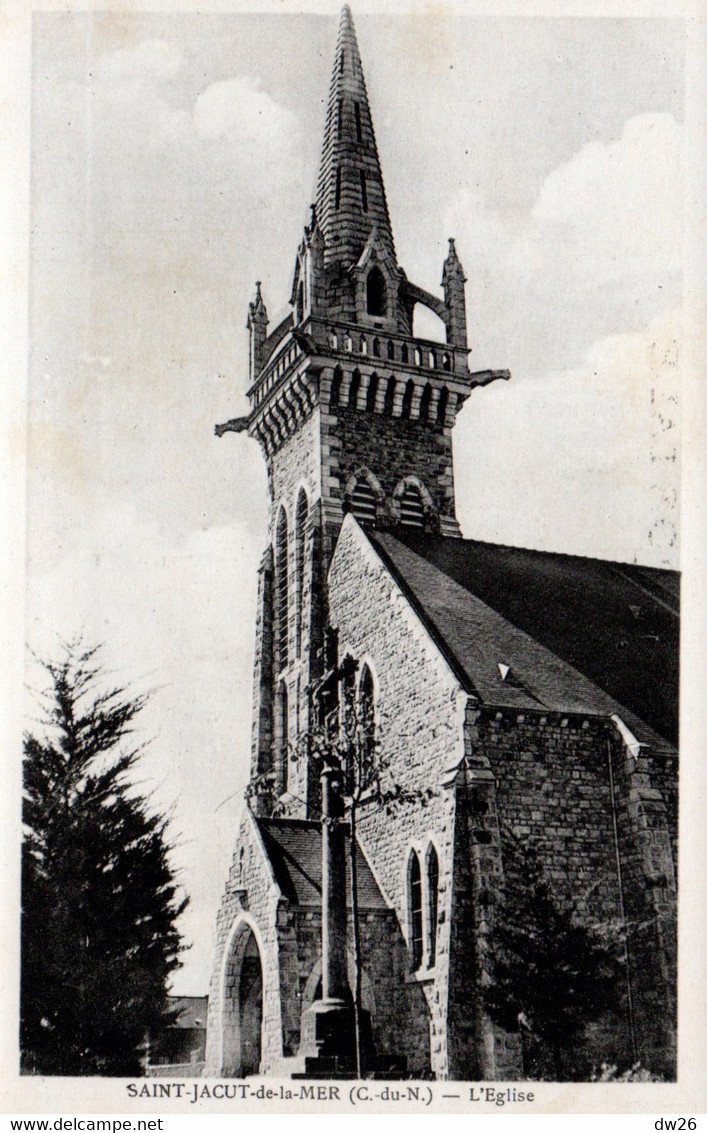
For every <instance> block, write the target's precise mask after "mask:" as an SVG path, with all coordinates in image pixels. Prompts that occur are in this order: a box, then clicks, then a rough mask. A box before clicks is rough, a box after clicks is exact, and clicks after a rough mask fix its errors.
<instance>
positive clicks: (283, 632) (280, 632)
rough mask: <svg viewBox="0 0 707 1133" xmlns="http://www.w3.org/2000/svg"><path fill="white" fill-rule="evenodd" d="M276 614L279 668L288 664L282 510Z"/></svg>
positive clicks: (278, 530) (284, 516) (277, 536)
mask: <svg viewBox="0 0 707 1133" xmlns="http://www.w3.org/2000/svg"><path fill="white" fill-rule="evenodd" d="M275 586H276V599H275V613H276V617H277V651H278V663H279V668H280V669H284V668H285V665H286V664H287V632H288V624H287V614H288V593H287V513H286V512H285V509H284V507H281V508H280V514H279V515H278V517H277V528H276V534H275Z"/></svg>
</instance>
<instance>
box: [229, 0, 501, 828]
mask: <svg viewBox="0 0 707 1133" xmlns="http://www.w3.org/2000/svg"><path fill="white" fill-rule="evenodd" d="M464 284H465V278H464V272H463V269H462V265H461V263H460V260H459V258H458V255H457V251H456V248H455V245H454V241H453V240H450V241H449V252H448V255H447V258H446V260H445V261H444V265H443V269H442V295H441V296H437V295H434V294H432V293H430V292H428V291H426V290H424V289H423V288H421V287H418V286H417V285H415V284H413V283H411V282H410V281H409V280H408V278H407V276H406V274H405V272H404V271H403V269H402V268H401V267H400V265H399V264H398V261H397V257H396V252H395V244H394V240H393V232H392V227H391V223H390V217H389V213H388V204H387V200H386V194H385V187H384V183H383V176H382V173H381V166H380V160H379V157H378V149H377V145H376V139H375V133H374V129H373V120H372V117H371V111H370V106H369V102H368V94H367V91H366V83H365V79H364V75H363V68H362V66H361V57H360V54H359V49H358V43H357V40H356V33H355V30H354V25H353V20H352V17H351V12H350V9H349V8H348V6H346V7H344V8H343V9H342V11H341V17H340V21H339V31H338V38H337V44H336V51H335V56H334V65H333V70H332V76H331V84H330V89H329V100H328V103H327V111H326V123H325V128H324V142H323V146H322V156H321V162H320V168H319V176H318V180H317V193H316V203H315V204H314V205H312V208H311V218H310V221H309V224H308V225H306V226H305V229H304V233H303V236H302V240H301V243H300V245H299V248H298V250H297V255H296V260H295V267H294V274H293V282H292V290H291V294H290V306H291V310H290V312H289V314H288V315H287V317H286V318H285V319H284V320H283V321H282V322H281V323H280V324H279V325H278V326H276V327H274V329H272V330H271V331H270V333H269V334H268V318H267V312H266V308H265V303H264V300H263V296H262V295H261V292H260V285H259V284H258V285H257V287H256V293H255V297H254V300H253V302H252V303H251V304H250V308H249V315H248V324H247V325H248V329H249V331H250V388H249V390H248V396H249V399H250V412H249V415H248V417H247V418H239V419H236V420H234V421H230V422H228V423H227V424H226V425H222V426H218V427H217V432H218V433H219V435H220V434H221V433H223V432H226V431H229V430H235V431H241V430H245V429H247V430H248V432H249V434H250V435H251V436H253V437H255V438H256V439H257V440H258V442H259V443H260V445H261V448H262V450H263V454H264V456H265V461H266V464H267V470H268V485H269V491H270V502H271V517H270V537H269V546H268V549H267V551H266V552H265V555H264V556H263V560H262V563H261V568H260V584H259V597H258V616H257V627H256V671H255V687H254V728H253V755H252V774H251V785H252V791H253V796H252V806H253V808H254V809H255V810H256V811H257V812H258V813H263V814H267V813H271V811H272V809H273V808H274V807H275V806H278V808H279V809H280V810H284V811H285V813H288V814H291V815H293V816H305V815H306V814H308V813H310V812H311V811H312V810H313V808H314V806H315V805H318V802H317V796H318V787H317V784H316V783H315V782H313V781H310V771H309V769H308V768H307V767H306V766H305V765H304V764H303V763H302V761H298V762H297V763H296V764H295V763H293V761H292V760H290V759H289V758H288V752H289V750H290V748H291V745H292V744H293V743H294V742H295V741H296V738H297V736H298V735H301V734H302V733H303V732H304V731H306V729H307V727H308V722H309V713H310V711H311V706H310V698H309V692H308V690H309V689H310V687H311V685H312V682H313V681H314V680H315V679H316V678H317V676H318V675H319V674H320V673H321V672H322V671H323V669H324V667H325V665H326V657H325V656H324V654H325V649H324V646H325V633H324V629H325V626H326V624H327V590H326V579H327V570H328V566H329V563H330V561H331V555H332V552H333V548H334V545H335V542H336V538H337V535H338V531H339V528H340V526H341V523H342V520H343V517H344V514H345V513H346V512H347V511H352V512H353V513H354V515H355V516H356V518H357V519H358V521H359V522H360V523H361V524H362V525H363V526H376V527H379V528H383V527H388V528H403V529H408V530H412V531H416V532H417V533H419V534H421V535H424V533H428V534H431V535H432V534H433V535H441V536H446V537H450V538H455V537H459V535H460V530H459V525H458V522H457V519H456V515H455V505H454V476H453V464H452V427H453V425H454V420H455V417H456V415H457V413H458V411H459V409H460V408H461V406H462V405H463V404H464V402H465V400H466V399H467V397H468V396H469V395H470V393H471V391H472V389H474V388H475V387H478V386H484V385H487V384H488V383H489V382H491V381H493V380H495V379H496V378H507V377H509V374H508V372H507V371H483V372H480V373H470V372H469V368H468V354H469V348H468V343H467V327H466V306H465V293H464ZM418 303H421V304H423V305H424V306H426V307H427V308H429V309H430V310H431V311H432V312H433V313H434V314H435V315H436V316H437V317H438V319H439V320H440V325H441V328H442V330H443V341H441V342H433V341H429V340H425V339H420V338H416V337H414V335H413V314H414V309H415V306H416V304H418Z"/></svg>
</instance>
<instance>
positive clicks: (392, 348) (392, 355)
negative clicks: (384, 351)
mask: <svg viewBox="0 0 707 1133" xmlns="http://www.w3.org/2000/svg"><path fill="white" fill-rule="evenodd" d="M388 357H389V358H391V359H394V358H395V343H394V342H393V341H392V340H391V339H388Z"/></svg>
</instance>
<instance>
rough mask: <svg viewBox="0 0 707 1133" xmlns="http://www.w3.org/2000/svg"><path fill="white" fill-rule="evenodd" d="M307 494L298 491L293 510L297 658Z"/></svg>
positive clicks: (296, 651) (305, 542) (301, 613)
mask: <svg viewBox="0 0 707 1133" xmlns="http://www.w3.org/2000/svg"><path fill="white" fill-rule="evenodd" d="M308 510H309V508H308V503H307V493H306V492H305V490H304V488H301V489H300V493H299V495H298V497H297V507H296V509H295V606H296V612H295V616H296V621H295V653H296V655H297V657H299V656H300V654H301V652H302V635H303V628H304V566H305V554H306V549H307V512H308Z"/></svg>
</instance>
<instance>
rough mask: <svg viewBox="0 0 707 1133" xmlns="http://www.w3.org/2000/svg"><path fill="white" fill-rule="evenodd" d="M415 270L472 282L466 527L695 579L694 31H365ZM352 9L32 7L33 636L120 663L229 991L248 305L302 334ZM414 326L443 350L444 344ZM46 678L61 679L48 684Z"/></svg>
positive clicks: (250, 604) (637, 22)
mask: <svg viewBox="0 0 707 1133" xmlns="http://www.w3.org/2000/svg"><path fill="white" fill-rule="evenodd" d="M354 20H355V23H356V28H357V33H358V39H359V46H360V49H361V55H362V59H363V66H364V71H365V74H366V79H367V84H368V91H369V97H370V101H371V108H372V113H373V120H374V125H375V129H376V135H377V141H378V148H379V154H380V158H381V164H382V169H383V176H384V180H385V184H386V191H387V197H388V203H389V209H390V215H391V221H392V225H393V231H394V236H395V240H396V249H397V254H398V259H399V262H400V264H401V265H402V266H403V267H404V269H405V271H406V273H407V275H408V277H409V278H410V279H412V280H413V281H414V282H416V283H418V284H419V285H420V286H422V287H424V288H426V289H427V290H430V291H433V292H436V293H439V291H438V289H439V284H440V280H441V271H442V262H443V259H444V256H445V254H446V248H447V239H448V238H449V237H450V236H454V237H455V239H456V246H457V250H458V252H459V255H460V257H461V259H462V262H463V264H464V267H465V271H466V275H467V277H468V283H467V308H468V321H469V337H470V342H471V345H472V347H473V352H472V354H471V358H470V366H471V369H479V370H482V369H487V368H493V369H501V368H504V369H509V370H510V371H511V373H512V375H513V376H512V380H511V381H510V382H507V383H505V382H496V383H494V384H493V385H491V386H489V387H487V388H486V389H483V390H479V391H475V392H474V394H473V396H472V397H471V398H470V399H469V401H468V402H467V404H466V405H465V407H464V409H463V410H462V412H461V413H460V415H459V417H458V420H457V424H456V427H455V434H454V438H455V439H454V444H455V448H454V454H455V476H456V493H457V507H458V515H459V519H460V522H461V525H462V529H463V532H464V534H465V535H466V536H467V537H473V538H479V539H484V540H488V541H492V542H501V543H507V544H512V545H520V546H526V547H536V548H541V549H546V550H551V551H561V552H568V553H573V554H580V555H592V556H598V557H605V558H611V559H618V560H623V561H631V562H633V561H637V562H641V563H646V564H649V565H654V566H665V567H671V568H677V567H678V565H679V559H678V553H679V548H678V538H679V533H678V513H679V507H678V492H679V465H680V445H679V427H680V405H679V399H678V388H679V378H680V372H681V320H682V313H681V303H682V288H683V271H682V262H681V261H682V245H683V218H682V202H683V195H684V187H683V160H684V136H683V134H684V105H683V102H684V25H683V23H682V22H681V21H680V20H667V19H608V18H603V19H584V18H572V19H550V18H540V17H534V18H529V19H524V18H517V19H511V18H488V17H481V16H479V17H465V16H463V15H460V14H459V9H454V10H453V9H452V8H451V7H450V8H447V7H445V5H444V4H442V5H436V6H435V7H434V14H431V12H429V11H428V12H423V11H416V12H415V13H414V14H413V13H412V11H411V10H410V9H408V8H406V7H405V6H402V7H401V8H400V9H399V10H398V11H397V12H396V14H388V15H384V14H378V15H375V14H371V13H370V12H366V11H363V10H362V11H361V12H358V11H357V9H356V7H354ZM336 26H337V8H336V7H335V6H332V7H331V9H330V11H329V12H328V13H322V14H314V13H313V12H310V13H309V14H303V13H299V14H289V15H266V14H253V13H251V14H237V13H231V14H220V13H212V14H206V15H205V14H202V15H196V14H189V13H186V14H185V13H181V14H175V13H170V12H169V11H165V12H157V13H152V14H139V13H133V14H121V13H120V12H117V13H111V14H106V13H100V12H96V13H90V12H76V13H74V14H69V13H66V12H63V13H60V12H40V13H35V16H34V25H33V32H34V35H33V56H32V71H33V80H32V153H31V186H30V190H31V214H30V215H31V245H30V265H31V281H30V328H29V336H30V380H29V394H28V414H29V434H28V486H27V603H26V629H27V639H28V642H29V644H30V646H31V647H32V648H33V649H34V650H35V651H36V652H38V653H39V654H40V655H44V656H52V655H56V652H57V642H58V639H59V638H64V639H67V638H72V637H75V636H76V635H77V634H81V635H82V636H83V640H84V641H85V642H86V643H87V644H93V643H97V642H102V643H104V647H105V648H104V655H105V661H106V665H107V668H109V669H110V670H111V671H113V672H114V673H116V674H117V675H118V676H119V678H120V679H121V681H128V682H129V683H130V684H131V685H132V687H134V688H135V689H136V690H137V691H143V690H146V689H151V690H154V694H153V696H152V699H151V701H150V704H149V705H148V707H147V708H146V709H145V711H144V713H143V722H142V728H141V732H140V736H139V738H140V739H144V740H146V741H148V751H147V754H146V756H145V758H144V767H143V778H144V782H145V784H146V788H147V789H149V790H150V791H151V792H152V797H153V798H154V800H155V804H156V805H159V806H161V807H163V808H165V809H169V810H170V812H171V813H172V815H173V819H172V824H173V831H174V835H175V837H176V838H177V841H178V845H177V848H176V850H175V863H176V865H177V867H178V869H179V873H180V878H181V880H182V882H183V884H184V886H185V889H186V890H187V892H188V893H189V894H190V897H191V906H190V909H189V910H188V912H187V913H186V914H185V916H184V918H183V925H182V927H183V930H184V932H185V934H186V936H187V938H188V939H189V940H190V941H191V943H192V947H191V950H190V952H189V953H188V954H187V957H186V959H185V966H184V969H183V970H182V972H181V973H179V974H178V975H177V977H176V980H175V990H176V991H178V992H179V993H181V994H204V993H206V991H207V989H208V980H209V976H210V968H211V958H212V950H213V944H214V929H215V918H216V912H217V908H218V902H219V898H220V895H221V893H222V891H223V887H224V884H225V881H226V876H227V871H228V864H229V856H230V852H231V849H232V844H233V840H234V838H235V832H236V829H235V824H236V817H237V813H238V810H239V807H240V805H241V799H242V792H243V787H244V784H245V781H246V777H247V772H248V763H249V753H250V712H251V682H252V664H253V643H254V622H255V593H256V571H257V565H258V562H259V559H260V555H261V553H262V550H263V548H264V546H265V542H266V532H267V521H268V500H267V484H266V476H265V466H264V461H263V459H262V455H261V453H260V450H259V448H258V446H257V444H256V442H255V441H254V440H252V439H250V438H248V437H246V436H243V435H235V434H226V435H225V436H224V437H223V438H220V439H217V438H216V437H215V436H214V425H215V424H216V423H217V422H221V421H224V420H227V419H228V418H230V417H234V416H238V415H240V414H242V413H244V412H246V411H247V401H246V398H245V390H246V387H247V336H246V330H245V321H246V316H247V305H248V302H249V301H250V299H251V298H252V297H253V292H254V284H255V280H262V284H263V294H264V297H265V301H266V303H267V305H268V310H269V314H270V317H271V321H272V325H274V324H275V322H276V321H278V319H279V317H281V316H282V315H283V314H284V313H286V309H287V308H286V302H287V298H288V296H289V292H290V286H291V279H292V270H293V267H294V262H295V253H296V249H297V245H298V243H299V240H300V237H301V232H302V226H303V224H304V223H305V222H306V221H307V220H308V217H309V204H310V202H311V200H312V199H313V197H314V187H315V183H316V173H317V164H318V156H319V149H320V145H321V140H322V133H323V125H324V108H325V102H326V96H327V92H328V84H329V74H330V69H331V65H332V61H333V56H334V46H335V37H336ZM418 329H419V331H420V333H423V334H426V333H427V330H428V329H431V328H428V327H427V326H426V325H425V324H424V323H423V322H421V323H420V325H419V328H418ZM28 679H29V682H30V683H36V682H37V681H38V680H39V674H38V673H37V672H36V671H35V670H34V669H33V668H32V666H30V671H29V676H28Z"/></svg>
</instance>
